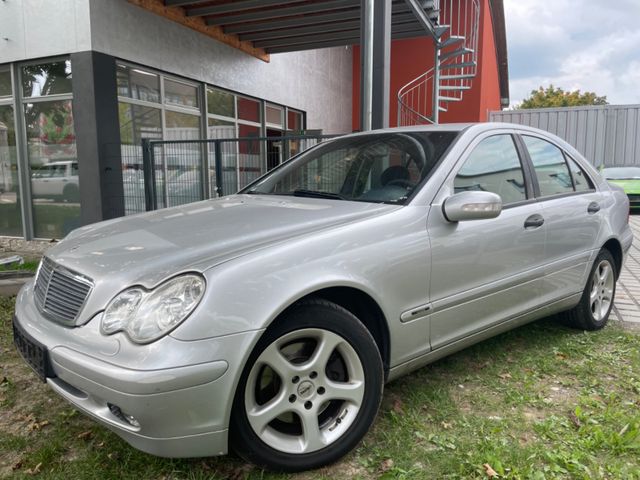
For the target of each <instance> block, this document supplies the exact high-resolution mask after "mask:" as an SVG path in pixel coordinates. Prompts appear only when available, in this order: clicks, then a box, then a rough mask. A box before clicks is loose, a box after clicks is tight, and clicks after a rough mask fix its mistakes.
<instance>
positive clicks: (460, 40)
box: [398, 0, 480, 126]
mask: <svg viewBox="0 0 640 480" xmlns="http://www.w3.org/2000/svg"><path fill="white" fill-rule="evenodd" d="M424 8H425V11H426V12H427V13H428V17H429V20H430V21H431V22H432V23H433V25H434V31H435V35H436V39H435V64H434V66H433V68H431V69H429V70H427V71H426V72H424V73H423V74H422V75H420V76H418V77H416V78H414V79H413V80H411V81H410V82H409V83H407V84H406V85H405V86H403V87H402V88H401V89H400V90H399V91H398V126H409V125H424V124H437V123H438V119H439V115H440V112H446V111H447V106H448V105H449V104H450V103H451V102H460V101H462V99H463V96H464V92H465V91H466V90H469V89H470V88H471V84H472V82H473V79H474V77H475V76H476V73H477V68H478V33H479V24H480V2H479V0H426V1H425V2H424Z"/></svg>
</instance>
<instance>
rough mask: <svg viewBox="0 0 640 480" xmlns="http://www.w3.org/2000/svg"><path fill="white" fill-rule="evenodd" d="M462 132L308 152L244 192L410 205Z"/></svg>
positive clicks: (359, 141) (351, 142)
mask: <svg viewBox="0 0 640 480" xmlns="http://www.w3.org/2000/svg"><path fill="white" fill-rule="evenodd" d="M457 135H458V132H451V131H438V132H410V133H409V132H407V133H404V132H402V133H399V132H398V133H376V134H371V135H360V136H354V137H346V138H339V139H336V140H332V141H330V142H327V143H324V144H322V145H319V146H317V147H315V148H312V149H311V150H309V151H307V152H304V153H302V154H301V155H300V156H298V157H296V158H295V159H293V160H291V161H290V162H287V163H286V164H284V165H282V166H281V167H280V168H278V169H276V170H274V171H273V172H272V173H270V174H268V175H266V176H265V177H263V178H262V179H260V180H258V181H257V182H256V183H254V184H252V185H249V186H248V187H247V188H245V189H244V190H242V191H241V192H240V193H249V194H268V195H292V196H300V197H313V198H329V199H335V200H352V201H362V202H374V203H392V204H399V205H401V204H404V203H405V202H406V200H407V199H408V198H409V196H410V195H411V194H412V193H413V191H414V190H415V189H416V188H417V187H418V185H419V184H420V183H421V182H422V180H423V179H425V178H426V177H427V176H428V175H429V173H430V172H431V171H432V170H433V168H434V166H435V165H436V164H437V163H438V160H440V157H442V155H443V153H444V152H445V151H446V150H447V148H448V147H449V146H450V145H451V143H452V142H453V140H454V139H455V138H456V137H457Z"/></svg>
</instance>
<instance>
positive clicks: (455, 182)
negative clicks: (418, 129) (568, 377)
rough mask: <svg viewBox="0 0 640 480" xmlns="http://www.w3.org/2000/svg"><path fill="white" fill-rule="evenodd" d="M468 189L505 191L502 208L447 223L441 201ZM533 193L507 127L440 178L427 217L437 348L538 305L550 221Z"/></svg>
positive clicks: (433, 334)
mask: <svg viewBox="0 0 640 480" xmlns="http://www.w3.org/2000/svg"><path fill="white" fill-rule="evenodd" d="M468 190H481V191H489V192H493V193H497V194H498V195H500V197H501V198H502V202H503V211H502V213H501V214H500V215H499V216H498V217H497V218H493V219H487V220H473V221H464V222H457V223H451V222H448V221H447V220H446V219H445V218H444V216H443V214H442V204H443V202H444V200H445V199H446V198H447V197H449V196H450V195H452V194H454V193H458V192H462V191H468ZM533 193H534V192H533V188H532V183H531V182H530V174H529V172H528V170H527V164H526V163H524V161H523V159H522V158H521V156H520V153H519V151H518V148H517V144H516V141H515V138H514V136H513V135H511V134H509V133H504V134H498V135H496V134H493V133H487V134H484V135H482V136H480V137H478V138H476V139H475V140H474V141H473V142H472V143H471V145H470V146H469V148H468V149H467V151H466V152H465V154H463V156H462V158H461V159H460V161H459V162H458V164H457V165H456V167H454V169H453V171H452V173H451V175H450V176H449V178H448V179H447V181H445V183H444V184H443V186H442V188H441V190H440V192H439V193H438V195H437V196H436V199H435V201H434V203H433V205H432V207H433V208H432V209H431V212H430V214H429V219H428V229H429V236H430V239H431V254H432V256H431V258H432V269H431V283H430V294H431V299H432V310H431V311H432V315H431V332H430V341H431V347H432V348H433V349H436V348H439V347H442V346H445V345H447V344H449V343H452V342H455V341H457V340H460V339H463V338H464V337H467V336H469V335H472V334H474V333H477V332H479V331H482V330H485V329H487V328H490V327H492V326H494V325H497V324H499V323H501V322H504V321H505V320H507V319H509V318H511V317H513V316H516V315H518V314H521V313H523V312H525V311H527V310H531V309H533V308H535V307H536V306H537V305H539V300H538V298H537V297H538V294H539V292H540V287H541V282H543V280H544V274H543V270H544V244H545V231H546V225H545V223H544V222H543V221H542V218H541V213H542V209H541V207H540V205H538V203H537V202H536V201H535V198H534V195H533Z"/></svg>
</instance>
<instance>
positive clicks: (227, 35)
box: [128, 0, 429, 62]
mask: <svg viewBox="0 0 640 480" xmlns="http://www.w3.org/2000/svg"><path fill="white" fill-rule="evenodd" d="M128 1H129V2H130V3H132V4H134V5H138V6H140V7H142V8H144V9H146V10H149V11H151V12H153V13H156V14H158V15H161V16H163V17H165V18H168V19H170V20H173V21H175V22H177V23H180V24H182V25H184V26H186V27H189V28H192V29H193V30H196V31H198V32H200V33H203V34H205V35H208V36H210V37H212V38H214V39H216V40H218V41H220V42H223V43H226V44H228V45H231V46H233V47H235V48H238V49H240V50H242V51H244V52H246V53H248V54H250V55H253V56H254V57H257V58H259V59H261V60H264V61H266V62H268V61H269V54H271V53H283V52H293V51H300V50H313V49H317V48H326V47H336V46H345V45H356V44H359V43H360V26H361V20H360V18H361V0H322V1H319V0H128ZM412 3H417V2H415V1H414V2H408V1H407V0H393V2H392V17H391V23H392V26H391V36H392V38H411V37H418V36H425V35H428V34H429V31H428V30H427V27H428V26H429V25H426V24H425V18H426V16H425V13H424V11H421V12H418V13H421V14H422V15H418V14H417V13H416V11H415V5H412ZM426 23H427V24H428V23H429V22H426ZM425 25H426V26H425Z"/></svg>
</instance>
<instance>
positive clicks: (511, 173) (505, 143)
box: [453, 135, 527, 205]
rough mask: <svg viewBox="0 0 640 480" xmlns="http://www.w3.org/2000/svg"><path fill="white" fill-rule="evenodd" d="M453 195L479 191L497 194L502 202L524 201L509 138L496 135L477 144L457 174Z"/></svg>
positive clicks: (515, 153) (515, 152) (519, 170)
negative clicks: (454, 193)
mask: <svg viewBox="0 0 640 480" xmlns="http://www.w3.org/2000/svg"><path fill="white" fill-rule="evenodd" d="M453 186H454V190H455V192H456V193H458V192H465V191H469V190H481V191H486V192H493V193H497V194H498V195H500V198H502V203H503V204H505V205H508V204H510V203H514V202H519V201H522V200H526V198H527V190H526V186H525V182H524V174H523V172H522V164H521V162H520V157H519V155H518V150H517V149H516V146H515V143H514V142H513V138H512V137H511V135H495V136H493V137H489V138H486V139H484V140H482V142H480V143H479V144H478V146H477V147H476V148H475V149H474V150H473V152H471V154H470V155H469V158H467V160H466V161H465V163H464V165H462V168H460V170H459V171H458V173H457V175H456V177H455V179H454V182H453Z"/></svg>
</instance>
